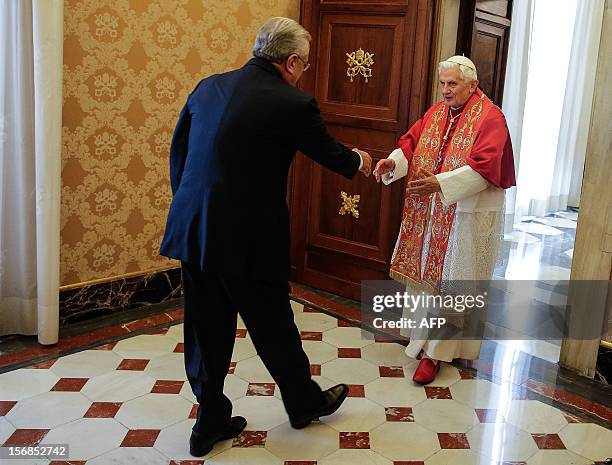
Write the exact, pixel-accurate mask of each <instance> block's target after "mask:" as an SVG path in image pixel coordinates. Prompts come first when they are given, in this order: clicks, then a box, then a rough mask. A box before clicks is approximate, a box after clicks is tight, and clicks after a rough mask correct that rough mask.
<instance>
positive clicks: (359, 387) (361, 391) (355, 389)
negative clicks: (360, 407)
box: [348, 384, 365, 397]
mask: <svg viewBox="0 0 612 465" xmlns="http://www.w3.org/2000/svg"><path fill="white" fill-rule="evenodd" d="M348 387H349V393H348V397H365V388H364V387H363V384H349V385H348Z"/></svg>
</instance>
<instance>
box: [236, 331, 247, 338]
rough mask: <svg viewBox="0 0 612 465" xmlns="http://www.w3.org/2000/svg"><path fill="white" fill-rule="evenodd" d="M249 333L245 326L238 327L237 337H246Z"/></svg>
mask: <svg viewBox="0 0 612 465" xmlns="http://www.w3.org/2000/svg"><path fill="white" fill-rule="evenodd" d="M246 335H247V330H246V329H244V328H238V329H236V337H238V338H241V339H242V338H245V337H246Z"/></svg>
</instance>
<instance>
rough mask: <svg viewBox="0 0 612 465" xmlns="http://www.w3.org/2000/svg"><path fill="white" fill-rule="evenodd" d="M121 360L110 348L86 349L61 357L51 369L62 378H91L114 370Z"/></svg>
mask: <svg viewBox="0 0 612 465" xmlns="http://www.w3.org/2000/svg"><path fill="white" fill-rule="evenodd" d="M121 360H123V359H122V358H121V357H120V356H119V355H118V354H116V353H115V352H113V351H110V350H84V351H83V352H77V353H75V354H71V355H66V356H65V357H61V358H60V359H59V360H58V361H57V362H55V363H54V364H53V366H51V368H50V370H51V371H52V372H53V373H55V374H56V375H58V376H60V377H62V378H91V377H93V376H98V375H102V374H104V373H108V372H111V371H114V370H115V368H117V366H118V365H119V364H120V363H121Z"/></svg>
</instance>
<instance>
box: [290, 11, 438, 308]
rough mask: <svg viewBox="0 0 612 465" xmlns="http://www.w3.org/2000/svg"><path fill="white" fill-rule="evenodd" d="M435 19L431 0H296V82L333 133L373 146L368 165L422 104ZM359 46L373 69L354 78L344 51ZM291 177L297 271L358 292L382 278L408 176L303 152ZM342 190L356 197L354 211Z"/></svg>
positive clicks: (336, 289)
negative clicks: (351, 170) (301, 56)
mask: <svg viewBox="0 0 612 465" xmlns="http://www.w3.org/2000/svg"><path fill="white" fill-rule="evenodd" d="M432 18H433V0H403V1H400V0H395V1H393V0H389V1H387V2H384V3H382V2H378V1H375V0H371V1H367V0H366V1H364V0H360V1H339V0H336V1H333V2H331V1H322V0H310V1H306V0H304V1H303V2H302V24H303V25H304V27H306V29H308V30H309V32H310V33H311V34H312V36H313V41H312V44H311V53H310V62H311V63H312V64H313V66H312V69H311V70H309V71H308V72H307V73H305V74H304V77H303V78H302V79H303V82H301V86H302V88H303V89H304V90H306V91H307V92H309V93H311V94H313V95H315V97H316V98H317V101H318V103H319V106H320V108H321V114H322V116H323V118H324V119H325V121H326V123H327V126H328V129H329V131H330V132H331V133H332V134H333V135H334V137H336V139H337V140H338V141H340V142H342V143H344V144H345V145H347V146H348V147H359V148H361V149H363V150H366V151H367V152H369V153H370V155H371V156H372V157H373V163H374V164H375V163H376V162H377V161H378V160H379V159H381V158H386V157H387V156H388V155H389V153H390V152H391V151H392V150H393V149H394V148H395V147H396V142H397V139H398V138H399V136H401V135H402V134H403V133H404V132H406V130H407V128H408V127H409V125H410V124H412V123H413V122H414V120H415V119H416V118H418V117H420V115H421V114H422V113H423V112H424V110H425V105H426V102H427V99H428V95H427V89H428V71H429V67H430V64H429V59H428V56H429V55H428V54H429V44H430V40H431V30H432V27H431V24H432ZM359 49H362V50H363V52H364V53H365V52H368V53H373V56H372V59H373V63H372V64H371V65H370V66H369V67H370V69H371V77H370V76H369V74H368V71H367V69H365V70H363V73H357V74H355V76H353V81H352V82H351V78H350V77H349V76H348V75H347V69H348V68H349V64H348V63H347V59H348V58H349V57H348V56H347V53H348V54H352V53H353V52H358V51H359ZM355 58H358V55H357V53H356V54H355ZM360 63H361V62H360ZM366 64H367V63H366ZM366 77H367V81H368V82H366ZM291 179H292V184H291V186H290V196H289V198H290V202H291V203H290V208H291V222H292V223H291V224H292V277H293V279H294V280H296V281H297V282H301V283H304V284H307V285H310V286H313V287H317V288H320V289H324V290H327V291H330V292H333V293H336V294H339V295H343V296H346V297H349V298H353V299H359V297H360V295H359V294H360V283H361V281H362V280H365V279H385V278H386V277H387V276H388V271H389V262H390V258H391V254H392V252H393V247H394V245H395V239H396V237H397V232H398V229H399V222H400V217H401V208H402V198H403V195H404V183H403V182H402V181H399V182H397V183H394V184H392V185H391V186H388V187H386V186H383V185H382V184H377V183H376V182H375V180H374V178H373V177H372V176H371V177H369V178H364V177H363V176H362V175H361V174H357V175H356V176H355V178H354V179H353V180H347V179H345V178H343V177H342V176H339V175H336V174H334V173H332V172H331V171H329V170H327V169H325V168H322V167H321V166H319V165H317V164H315V163H314V162H312V161H311V160H309V159H307V158H306V157H304V156H303V155H301V154H298V156H297V158H296V160H295V162H294V165H293V168H292V176H291ZM343 192H344V193H345V194H346V196H347V197H348V198H353V196H359V201H358V202H356V204H355V205H356V208H355V210H357V212H358V214H355V215H353V214H352V213H351V210H350V208H349V207H350V206H351V205H350V202H345V201H344V200H343V197H342V193H343ZM343 205H346V206H347V208H348V210H349V211H347V212H345V214H341V213H340V210H341V208H342V206H343Z"/></svg>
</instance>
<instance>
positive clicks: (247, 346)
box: [232, 336, 257, 362]
mask: <svg viewBox="0 0 612 465" xmlns="http://www.w3.org/2000/svg"><path fill="white" fill-rule="evenodd" d="M255 355H257V350H255V346H254V345H253V341H252V340H251V338H250V337H248V336H247V337H244V338H242V337H240V338H236V339H234V350H233V352H232V362H239V361H241V360H246V359H247V358H251V357H254V356H255Z"/></svg>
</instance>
